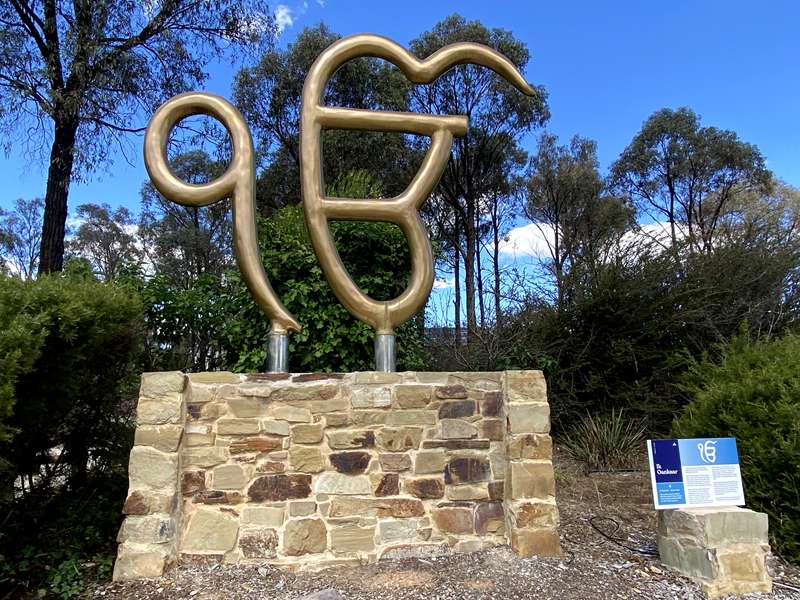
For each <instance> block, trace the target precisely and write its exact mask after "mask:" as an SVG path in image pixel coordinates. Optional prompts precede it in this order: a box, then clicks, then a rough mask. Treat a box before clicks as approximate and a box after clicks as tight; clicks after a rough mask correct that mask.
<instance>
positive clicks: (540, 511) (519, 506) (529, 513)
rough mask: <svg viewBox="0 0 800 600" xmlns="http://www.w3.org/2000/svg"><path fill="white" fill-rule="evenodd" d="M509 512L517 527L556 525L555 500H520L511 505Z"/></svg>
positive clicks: (553, 526) (556, 511)
mask: <svg viewBox="0 0 800 600" xmlns="http://www.w3.org/2000/svg"><path fill="white" fill-rule="evenodd" d="M511 514H512V515H513V518H514V523H515V524H516V527H518V528H523V529H524V528H541V527H552V528H555V526H556V525H558V509H557V508H556V504H555V502H520V503H515V504H514V505H512V506H511Z"/></svg>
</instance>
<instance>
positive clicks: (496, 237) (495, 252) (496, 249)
mask: <svg viewBox="0 0 800 600" xmlns="http://www.w3.org/2000/svg"><path fill="white" fill-rule="evenodd" d="M493 202H494V204H493V206H492V241H493V242H494V244H493V246H492V270H493V272H494V322H495V326H496V327H497V328H498V329H499V328H500V327H501V326H502V315H501V313H500V222H499V221H500V220H499V219H498V216H497V198H495V199H494V201H493Z"/></svg>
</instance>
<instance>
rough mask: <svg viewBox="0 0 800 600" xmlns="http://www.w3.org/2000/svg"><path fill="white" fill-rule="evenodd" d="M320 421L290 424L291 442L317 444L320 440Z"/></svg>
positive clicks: (321, 426)
mask: <svg viewBox="0 0 800 600" xmlns="http://www.w3.org/2000/svg"><path fill="white" fill-rule="evenodd" d="M323 429H324V427H323V424H322V423H303V424H300V425H293V426H292V443H293V444H318V443H320V442H321V441H322V431H323Z"/></svg>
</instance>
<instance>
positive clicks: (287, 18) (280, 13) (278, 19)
mask: <svg viewBox="0 0 800 600" xmlns="http://www.w3.org/2000/svg"><path fill="white" fill-rule="evenodd" d="M275 25H276V26H277V28H278V33H279V34H280V33H281V32H283V30H284V29H286V28H287V27H291V26H292V25H294V16H293V15H292V9H291V8H289V7H288V6H286V5H285V4H278V7H277V8H276V9H275Z"/></svg>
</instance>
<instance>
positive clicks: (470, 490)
mask: <svg viewBox="0 0 800 600" xmlns="http://www.w3.org/2000/svg"><path fill="white" fill-rule="evenodd" d="M445 492H446V496H447V499H448V500H488V499H489V485H488V484H487V483H478V484H467V485H448V486H447V489H446V490H445Z"/></svg>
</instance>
